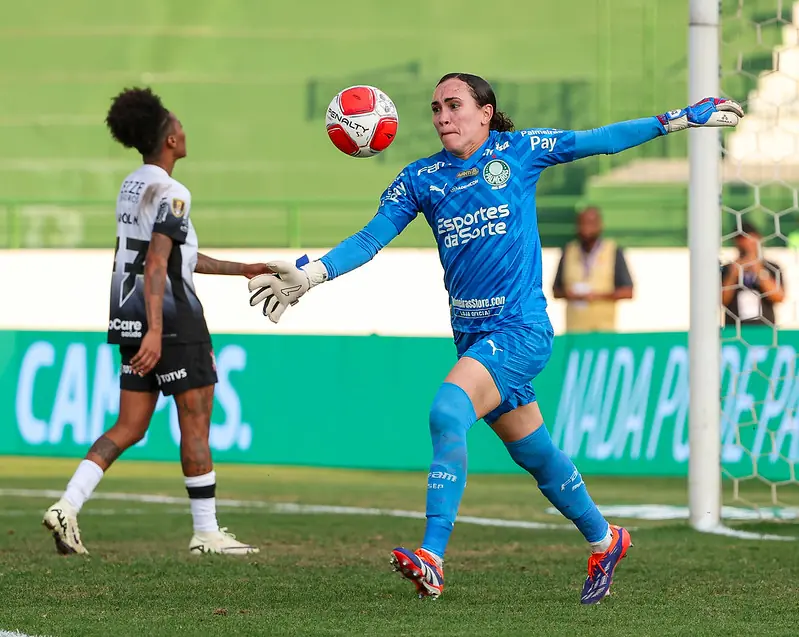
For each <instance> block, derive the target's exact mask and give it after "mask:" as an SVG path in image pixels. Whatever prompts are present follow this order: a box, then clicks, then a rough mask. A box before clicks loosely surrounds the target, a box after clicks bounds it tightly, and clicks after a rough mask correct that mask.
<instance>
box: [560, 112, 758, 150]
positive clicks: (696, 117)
mask: <svg viewBox="0 0 799 637" xmlns="http://www.w3.org/2000/svg"><path fill="white" fill-rule="evenodd" d="M743 116H744V112H743V109H742V108H741V106H740V104H738V103H737V102H734V101H732V100H725V99H719V98H714V97H708V98H705V99H703V100H702V101H701V102H697V103H696V104H693V105H692V106H688V107H687V108H683V109H679V110H674V111H669V112H668V113H664V114H663V115H658V116H656V117H645V118H642V119H634V120H629V121H626V122H618V123H616V124H610V125H608V126H602V127H600V128H594V129H592V130H584V131H575V133H574V157H573V158H574V159H581V158H583V157H589V156H591V155H612V154H614V153H619V152H621V151H623V150H627V149H628V148H633V147H634V146H639V145H640V144H643V143H645V142H648V141H650V140H652V139H655V138H656V137H660V136H661V135H667V134H669V133H675V132H677V131H681V130H685V129H686V128H696V127H700V126H712V127H718V126H736V125H737V124H738V122H739V120H740V118H742V117H743Z"/></svg>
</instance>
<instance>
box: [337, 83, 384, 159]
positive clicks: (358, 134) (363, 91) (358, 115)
mask: <svg viewBox="0 0 799 637" xmlns="http://www.w3.org/2000/svg"><path fill="white" fill-rule="evenodd" d="M398 123H399V118H398V116H397V107H396V106H394V102H392V101H391V98H389V96H388V95H386V94H385V93H384V92H383V91H381V90H380V89H377V88H375V87H374V86H365V85H361V86H350V87H349V88H345V89H344V90H343V91H340V92H339V93H338V95H336V96H335V97H334V98H333V101H331V102H330V105H329V106H328V107H327V116H326V117H325V124H326V126H327V134H328V136H329V137H330V141H331V142H333V145H334V146H335V147H336V148H338V149H339V150H340V151H341V152H342V153H346V154H347V155H351V156H353V157H373V156H374V155H377V154H378V153H381V152H383V151H384V150H385V149H386V148H388V147H389V145H391V142H393V141H394V138H395V137H396V136H397V124H398Z"/></svg>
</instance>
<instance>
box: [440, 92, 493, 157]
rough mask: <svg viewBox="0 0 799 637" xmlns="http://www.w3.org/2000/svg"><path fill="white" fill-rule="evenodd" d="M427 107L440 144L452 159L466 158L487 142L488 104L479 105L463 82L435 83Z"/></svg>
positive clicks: (490, 107) (491, 110)
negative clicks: (431, 113) (431, 111)
mask: <svg viewBox="0 0 799 637" xmlns="http://www.w3.org/2000/svg"><path fill="white" fill-rule="evenodd" d="M430 106H431V108H432V110H433V126H435V128H436V132H437V133H438V137H439V139H441V143H442V145H443V146H444V148H446V149H447V150H448V151H449V152H451V153H452V154H453V155H455V156H456V157H461V158H465V157H468V156H469V155H471V154H472V153H473V152H474V151H475V150H477V149H478V148H480V146H482V145H483V143H484V142H485V140H486V139H488V133H489V124H490V122H491V115H493V112H494V109H493V107H492V106H491V105H490V104H487V105H485V106H479V105H478V104H477V102H476V101H475V99H474V96H473V95H472V92H471V89H470V88H469V85H468V84H466V82H464V81H463V80H458V79H451V80H447V81H445V82H442V83H441V84H439V85H438V86H437V87H436V90H435V92H434V93H433V101H432V103H431V105H430Z"/></svg>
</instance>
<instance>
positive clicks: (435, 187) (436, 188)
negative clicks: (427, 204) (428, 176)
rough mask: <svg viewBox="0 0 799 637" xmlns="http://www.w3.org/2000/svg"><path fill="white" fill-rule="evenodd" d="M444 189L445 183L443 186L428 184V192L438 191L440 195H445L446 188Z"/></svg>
mask: <svg viewBox="0 0 799 637" xmlns="http://www.w3.org/2000/svg"><path fill="white" fill-rule="evenodd" d="M446 189H447V184H444V187H443V188H439V187H438V186H432V185H431V186H430V192H433V191H438V192H440V193H441V194H442V195H446V194H447V190H446Z"/></svg>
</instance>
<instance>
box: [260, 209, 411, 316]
mask: <svg viewBox="0 0 799 637" xmlns="http://www.w3.org/2000/svg"><path fill="white" fill-rule="evenodd" d="M405 225H407V223H406V224H405ZM403 229H404V226H403V227H401V228H398V227H397V226H396V225H395V222H394V221H392V220H391V219H389V218H388V217H387V216H386V215H384V214H382V213H380V212H378V213H377V214H376V215H375V216H374V217H373V218H372V220H371V221H370V222H369V223H368V224H367V225H366V227H364V229H363V230H361V231H360V232H357V233H356V234H354V235H352V236H351V237H349V238H347V239H345V240H344V241H342V242H341V243H339V244H338V245H337V246H336V247H335V248H333V249H332V250H331V251H330V252H328V253H327V254H326V255H325V256H323V257H322V258H321V259H320V260H318V261H311V262H310V263H307V264H306V265H304V266H302V267H298V265H294V264H292V263H288V262H286V261H273V262H270V263H267V264H266V265H267V267H269V269H270V274H262V275H260V276H256V277H254V278H252V279H250V282H249V288H250V291H251V292H255V294H253V295H252V297H250V305H252V306H255V305H258V304H260V303H262V302H263V304H264V310H263V312H264V315H265V316H266V317H268V318H269V320H270V321H272V322H273V323H277V322H278V321H279V320H280V317H281V316H282V315H283V312H284V311H285V310H286V307H287V306H288V305H294V304H295V303H297V301H298V300H299V298H300V297H301V296H302V295H303V294H305V293H306V292H307V291H308V290H310V289H311V288H312V287H314V286H316V285H319V284H320V283H324V282H325V281H328V280H329V279H333V278H335V277H337V276H340V275H342V274H346V273H347V272H351V271H352V270H355V269H356V268H359V267H361V266H362V265H363V264H365V263H367V262H369V261H371V260H372V259H373V258H374V256H375V255H376V254H377V253H378V252H379V251H380V250H381V249H382V248H384V247H386V246H387V245H388V244H389V243H390V242H391V240H392V239H394V238H395V237H396V236H397V235H399V233H400V232H401V231H402V230H403Z"/></svg>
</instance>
